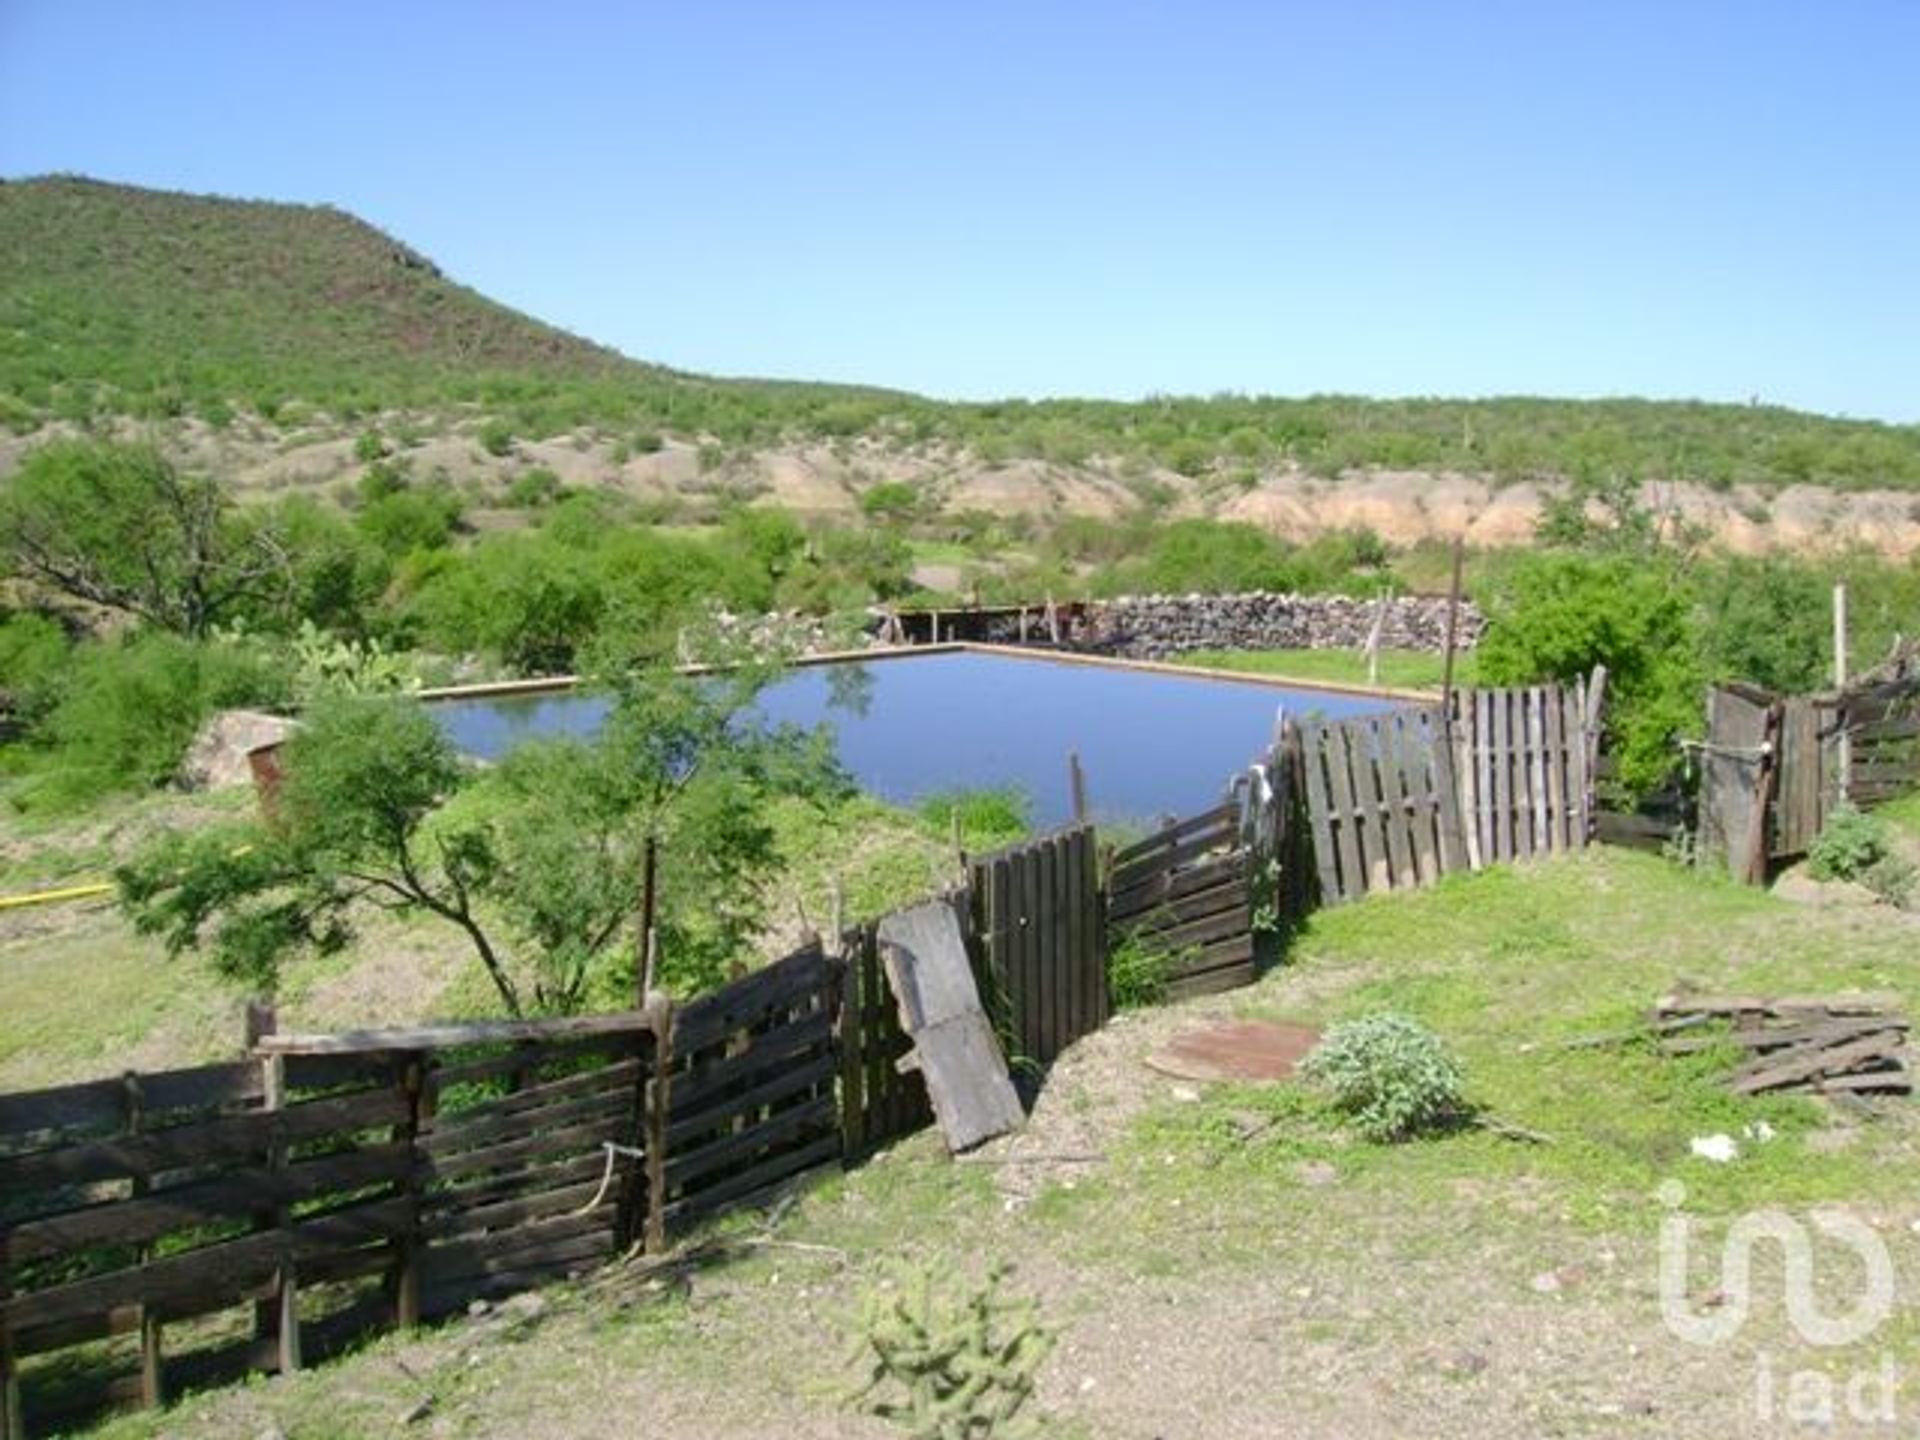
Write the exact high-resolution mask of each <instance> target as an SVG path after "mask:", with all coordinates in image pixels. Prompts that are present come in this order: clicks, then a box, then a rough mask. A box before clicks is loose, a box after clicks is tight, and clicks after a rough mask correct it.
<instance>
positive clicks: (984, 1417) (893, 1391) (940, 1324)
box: [847, 1267, 1057, 1440]
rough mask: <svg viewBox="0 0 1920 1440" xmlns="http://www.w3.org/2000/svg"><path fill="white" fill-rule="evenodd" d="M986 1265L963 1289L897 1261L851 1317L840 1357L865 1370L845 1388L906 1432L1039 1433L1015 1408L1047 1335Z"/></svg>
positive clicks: (928, 1439)
mask: <svg viewBox="0 0 1920 1440" xmlns="http://www.w3.org/2000/svg"><path fill="white" fill-rule="evenodd" d="M1006 1273H1007V1272H1006V1270H1005V1269H1004V1268H1000V1267H996V1268H995V1269H994V1270H993V1271H992V1272H991V1273H990V1274H989V1275H988V1276H987V1280H986V1283H985V1284H984V1285H981V1286H979V1287H978V1288H976V1289H973V1290H971V1291H962V1290H961V1289H960V1288H959V1287H958V1286H957V1285H953V1284H947V1283H941V1282H938V1281H936V1280H935V1278H934V1276H933V1273H932V1271H931V1270H928V1269H925V1268H921V1269H915V1270H902V1271H901V1272H900V1275H899V1283H897V1284H896V1285H894V1286H891V1287H888V1288H885V1289H878V1290H874V1291H872V1292H870V1293H869V1294H868V1295H867V1296H866V1298H865V1300H864V1302H863V1303H862V1305H861V1308H860V1311H859V1313H858V1315H857V1316H856V1317H855V1320H854V1332H855V1333H854V1337H853V1346H852V1351H851V1354H850V1355H849V1357H848V1363H849V1364H857V1365H861V1366H863V1367H864V1368H865V1369H866V1372H867V1375H866V1379H865V1381H864V1382H863V1383H862V1384H860V1385H859V1386H858V1387H857V1388H856V1389H854V1390H853V1391H852V1392H851V1393H850V1394H849V1395H848V1397H847V1399H848V1401H849V1403H850V1404H852V1405H854V1406H856V1407H858V1408H859V1409H860V1410H862V1411H863V1412H865V1413H866V1414H869V1415H877V1416H879V1417H880V1418H881V1419H883V1420H888V1421H891V1422H892V1423H893V1424H895V1425H897V1426H899V1427H900V1428H901V1429H902V1430H904V1431H906V1432H907V1434H909V1435H910V1436H912V1437H913V1440H987V1437H992V1440H1018V1437H1022V1436H1030V1435H1037V1434H1039V1433H1040V1429H1039V1420H1038V1419H1037V1418H1036V1417H1033V1416H1026V1417H1024V1418H1023V1417H1022V1416H1021V1414H1020V1412H1021V1411H1022V1410H1023V1409H1024V1408H1025V1407H1026V1404H1027V1402H1028V1401H1029V1400H1030V1399H1032V1397H1033V1386H1034V1379H1035V1377H1036V1376H1037V1375H1038V1373H1039V1370H1040V1366H1041V1365H1042V1364H1043V1363H1044V1362H1045V1361H1046V1358H1047V1356H1048V1355H1049V1354H1050V1353H1052V1350H1053V1346H1054V1341H1055V1339H1056V1338H1057V1337H1056V1336H1055V1334H1054V1332H1053V1331H1052V1330H1050V1329H1049V1328H1048V1327H1047V1326H1046V1325H1044V1324H1043V1323H1042V1322H1041V1320H1040V1311H1039V1306H1038V1305H1036V1304H1035V1303H1034V1302H1033V1301H1032V1300H1018V1299H1012V1298H1010V1297H1008V1296H1006V1295H1005V1294H1003V1293H1002V1291H1001V1281H1002V1280H1004V1279H1005V1277H1006Z"/></svg>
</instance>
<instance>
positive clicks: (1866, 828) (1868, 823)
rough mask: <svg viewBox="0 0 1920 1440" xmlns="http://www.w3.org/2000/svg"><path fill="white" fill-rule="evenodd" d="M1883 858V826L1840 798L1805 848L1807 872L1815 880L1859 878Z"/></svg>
mask: <svg viewBox="0 0 1920 1440" xmlns="http://www.w3.org/2000/svg"><path fill="white" fill-rule="evenodd" d="M1886 857H1887V827H1886V826H1885V825H1884V824H1882V823H1881V822H1880V821H1879V820H1877V819H1875V818H1874V817H1873V816H1871V815H1868V814H1866V813H1865V812H1863V811H1860V810H1857V809H1855V808H1854V807H1853V806H1852V805H1850V804H1848V803H1846V802H1845V801H1842V802H1841V803H1840V804H1839V805H1836V806H1835V807H1834V808H1833V813H1832V814H1830V815H1828V816H1827V823H1826V824H1824V825H1822V826H1821V827H1820V833H1819V835H1817V836H1816V837H1815V838H1814V842H1813V845H1812V846H1811V847H1810V848H1809V849H1808V851H1807V872H1808V873H1809V874H1810V875H1812V876H1813V878H1814V879H1816V880H1860V879H1863V878H1864V877H1865V875H1866V874H1867V872H1868V871H1869V870H1871V869H1872V868H1873V867H1874V866H1875V865H1877V864H1879V863H1880V862H1881V861H1883V860H1884V859H1885V858H1886Z"/></svg>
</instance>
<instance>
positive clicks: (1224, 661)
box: [1174, 650, 1476, 690]
mask: <svg viewBox="0 0 1920 1440" xmlns="http://www.w3.org/2000/svg"><path fill="white" fill-rule="evenodd" d="M1174 663H1176V664H1182V665H1204V666H1209V667H1211V668H1213V669H1216V670H1240V671H1244V672H1246V673H1247V674H1250V675H1280V676H1285V677H1286V678H1288V679H1291V680H1319V681H1327V682H1332V683H1335V684H1340V685H1365V684H1367V683H1368V682H1367V658H1366V656H1365V654H1364V653H1362V652H1361V651H1359V650H1195V651H1192V652H1191V653H1189V654H1186V655H1181V656H1178V657H1176V659H1175V662H1174ZM1442 669H1443V662H1442V660H1441V657H1440V656H1438V655H1431V654H1428V653H1427V652H1425V651H1423V650H1383V651H1382V652H1381V653H1380V682H1379V683H1380V684H1382V685H1388V686H1395V687H1399V688H1404V689H1415V690H1418V689H1429V688H1438V686H1439V684H1440V681H1441V672H1442ZM1475 673H1476V667H1475V664H1474V657H1473V652H1472V651H1471V650H1467V651H1462V652H1460V653H1459V654H1457V655H1455V656H1454V664H1453V678H1454V683H1455V684H1457V685H1471V684H1473V681H1474V675H1475Z"/></svg>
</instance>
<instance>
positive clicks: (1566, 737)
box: [1452, 671, 1606, 869]
mask: <svg viewBox="0 0 1920 1440" xmlns="http://www.w3.org/2000/svg"><path fill="white" fill-rule="evenodd" d="M1605 683H1606V681H1605V672H1604V671H1596V672H1595V673H1594V678H1593V679H1592V680H1590V681H1588V682H1586V683H1583V684H1578V685H1567V686H1561V685H1529V686H1525V687H1520V688H1512V689H1502V688H1492V687H1486V688H1480V689H1473V690H1461V691H1457V692H1455V694H1454V697H1453V702H1454V704H1453V716H1452V736H1453V743H1454V750H1455V755H1454V768H1455V773H1456V775H1457V779H1458V784H1459V791H1460V809H1461V814H1462V820H1463V822H1464V823H1465V825H1466V831H1465V835H1464V839H1465V841H1466V847H1465V848H1466V852H1467V853H1466V859H1467V862H1468V863H1469V864H1470V865H1472V866H1473V867H1474V868H1476V869H1477V868H1479V867H1480V866H1483V865H1491V864H1494V863H1496V862H1499V861H1509V860H1529V859H1532V858H1533V857H1535V856H1537V855H1557V854H1563V853H1565V852H1567V851H1572V850H1583V849H1585V848H1586V845H1587V842H1588V840H1589V839H1590V838H1591V836H1592V833H1593V823H1594V810H1595V805H1594V781H1595V772H1596V769H1597V767H1598V765H1599V760H1600V707H1601V703H1602V697H1603V694H1604V687H1605Z"/></svg>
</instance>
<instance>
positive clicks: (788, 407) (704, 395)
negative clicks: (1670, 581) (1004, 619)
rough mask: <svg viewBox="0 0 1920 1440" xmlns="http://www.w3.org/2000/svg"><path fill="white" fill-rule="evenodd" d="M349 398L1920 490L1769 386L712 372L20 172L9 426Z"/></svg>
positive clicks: (629, 424) (661, 419)
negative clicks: (1424, 393)
mask: <svg viewBox="0 0 1920 1440" xmlns="http://www.w3.org/2000/svg"><path fill="white" fill-rule="evenodd" d="M290 402H298V404H299V405H300V406H303V407H306V408H307V409H309V410H311V409H318V410H320V411H323V412H325V413H326V414H328V415H330V416H332V417H334V418H336V419H340V420H344V421H349V422H351V421H353V420H354V419H356V418H358V417H360V416H364V415H368V414H373V413H377V412H380V411H385V410H395V409H408V410H413V411H422V410H425V411H434V410H451V409H454V408H456V407H458V408H460V409H461V410H462V411H463V413H466V414H469V415H471V414H472V413H474V412H475V411H478V412H480V413H484V414H489V415H498V416H500V417H501V418H502V419H504V420H506V421H508V422H509V423H511V425H512V426H513V428H514V431H515V433H518V434H522V435H528V436H542V435H553V434H558V433H561V432H563V431H567V430H571V429H577V428H580V427H594V428H597V429H599V430H601V431H603V432H605V433H608V434H615V435H617V434H620V433H639V432H649V433H660V432H666V433H672V434H678V435H681V436H685V437H688V438H700V439H711V440H714V441H717V442H719V443H720V444H722V445H725V446H731V447H740V448H754V447H770V446H774V445H779V444H783V443H789V442H792V441H794V440H796V439H813V438H829V439H832V438H845V437H852V436H867V437H872V438H874V439H876V440H879V441H881V442H883V443H884V444H886V445H889V446H893V447H901V448H907V447H925V446H928V445H932V444H945V445H948V446H951V447H954V448H955V450H956V451H957V452H959V453H961V454H963V455H965V456H969V457H971V459H972V460H973V461H974V462H977V463H980V464H984V465H988V466H992V465H995V464H999V463H1002V462H1005V461H1008V460H1013V459H1021V458H1034V459H1039V460H1043V461H1047V462H1050V463H1053V464H1056V465H1062V466H1067V467H1075V466H1082V465H1085V464H1087V463H1089V462H1090V461H1093V460H1096V459H1097V460H1102V461H1109V462H1115V463H1118V464H1122V465H1126V466H1131V467H1133V473H1135V474H1150V473H1151V472H1152V471H1153V470H1155V469H1159V470H1162V471H1171V472H1177V473H1178V474H1180V475H1184V476H1188V477H1193V478H1212V479H1217V480H1219V481H1220V482H1222V483H1226V484H1230V483H1232V482H1238V483H1240V484H1243V485H1247V484H1252V483H1254V482H1255V481H1256V480H1257V478H1258V477H1259V475H1260V474H1261V473H1262V472H1263V471H1265V470H1269V469H1271V468H1273V467H1277V466H1299V467H1302V468H1304V469H1307V470H1309V471H1312V472H1314V473H1317V474H1321V475H1326V476H1338V475H1340V474H1343V473H1345V472H1347V471H1350V470H1352V469H1356V468H1387V469H1397V470H1428V471H1441V470H1445V471H1456V472H1464V473H1468V474H1476V475H1483V476H1489V477H1492V478H1493V479H1495V480H1519V479H1539V478H1565V477H1576V478H1577V477H1593V478H1602V477H1609V476H1628V477H1633V478H1652V479H1662V480H1676V481H1692V482H1696V483H1699V484H1702V485H1705V486H1708V487H1711V488H1715V489H1724V488H1727V487H1730V486H1733V485H1736V484H1752V485H1758V486H1761V487H1765V488H1774V487H1779V486H1782V485H1788V484H1794V483H1811V484H1816V485H1824V486H1832V487H1837V488H1844V489H1869V488H1908V489H1920V426H1911V425H1908V426H1896V425H1886V424H1881V423H1877V422H1872V421H1856V420H1839V419H1831V418H1827V417H1823V416H1816V415H1808V414H1802V413H1799V412H1795V411H1790V410H1785V409H1780V408H1777V407H1767V406H1741V405H1711V404H1703V403H1696V402H1689V401H1676V402H1655V401H1646V400H1633V399H1615V400H1596V401H1573V400H1544V399H1532V398H1525V397H1512V398H1498V399H1489V400H1475V401H1461V400H1441V399H1414V400H1368V399H1359V398H1354V397H1347V396H1313V397H1307V398H1302V399H1279V398H1271V397H1250V396H1238V395H1227V396H1216V397H1212V398H1208V399H1178V398H1152V399H1148V400H1143V401H1139V402H1114V401H1093V400H1047V401H1034V402H1028V401H1006V402H998V403H991V404H947V403H941V402H936V401H930V400H926V399H922V398H919V397H916V396H912V395H906V394H901V393H898V392H892V391H885V390H877V389H860V388H854V387H846V386H829V385H808V384H797V383H786V382H774V381H757V380H718V379H709V378H704V377H700V376H693V375H685V374H681V373H678V372H674V371H671V370H667V369H664V368H662V367H659V366H655V365H649V364H644V363H642V362H640V361H636V360H632V359H629V358H627V357H626V356H623V355H620V354H618V353H616V352H614V351H611V350H608V349H605V348H604V347H601V346H597V345H593V344H590V343H588V342H587V341H584V340H581V339H579V338H577V337H575V336H572V335H569V334H566V333H565V332H563V331H560V330H556V329H554V328H553V327H552V326H549V325H545V324H542V323H540V322H539V321H537V320H534V319H531V318H530V317H528V316H525V315H521V314H519V313H518V312H516V311H513V310H509V309H507V308H506V307H504V306H501V305H498V304H495V303H494V302H492V301H490V300H488V299H486V298H485V297H484V296H482V295H480V294H478V293H476V292H474V291H472V290H470V289H467V288H466V287H464V286H461V285H459V284H456V283H454V282H453V281H451V280H449V279H448V278H447V277H446V276H444V275H442V274H441V273H440V271H439V270H438V268H437V267H435V266H434V264H433V263H432V262H431V261H430V260H428V259H426V258H425V257H423V256H421V255H419V254H417V253H416V252H414V251H413V250H411V249H409V248H408V247H407V246H406V245H404V244H402V243H401V242H399V241H397V240H395V239H393V238H392V237H390V236H387V235H385V234H382V233H381V232H380V231H379V230H376V229H374V228H373V227H372V226H369V225H367V224H365V223H364V222H362V221H360V220H357V219H355V218H354V217H352V216H350V215H347V214H345V213H344V212H342V211H339V210H335V209H331V208H328V207H324V206H305V205H283V204H272V203H265V202H259V201H243V200H229V199H217V198H209V197H202V196H189V195H181V194H174V193H170V192H165V191H155V190H144V189H138V188H134V187H131V186H125V185H114V184H107V183H103V182H99V181H94V180H87V179H79V178H70V177H51V178H41V179H30V180H18V181H12V182H0V424H7V425H10V426H12V427H13V428H14V429H16V430H21V431H26V430H31V429H33V428H36V427H37V426H38V425H40V424H42V423H43V422H45V421H47V420H50V419H65V420H70V421H80V422H84V421H88V420H91V419H95V418H99V417H102V416H116V415H133V416H142V417H153V418H166V417H181V416H189V415H191V416H198V417H200V418H202V419H204V420H207V421H209V422H211V423H213V424H215V425H216V426H218V425H223V424H225V423H226V422H227V421H228V420H229V419H230V418H231V417H232V416H233V415H234V414H235V413H236V412H238V411H250V412H254V413H257V414H259V415H261V416H262V417H264V418H266V419H267V420H269V421H273V420H276V419H279V418H281V417H283V416H285V415H287V414H288V412H289V407H290Z"/></svg>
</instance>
